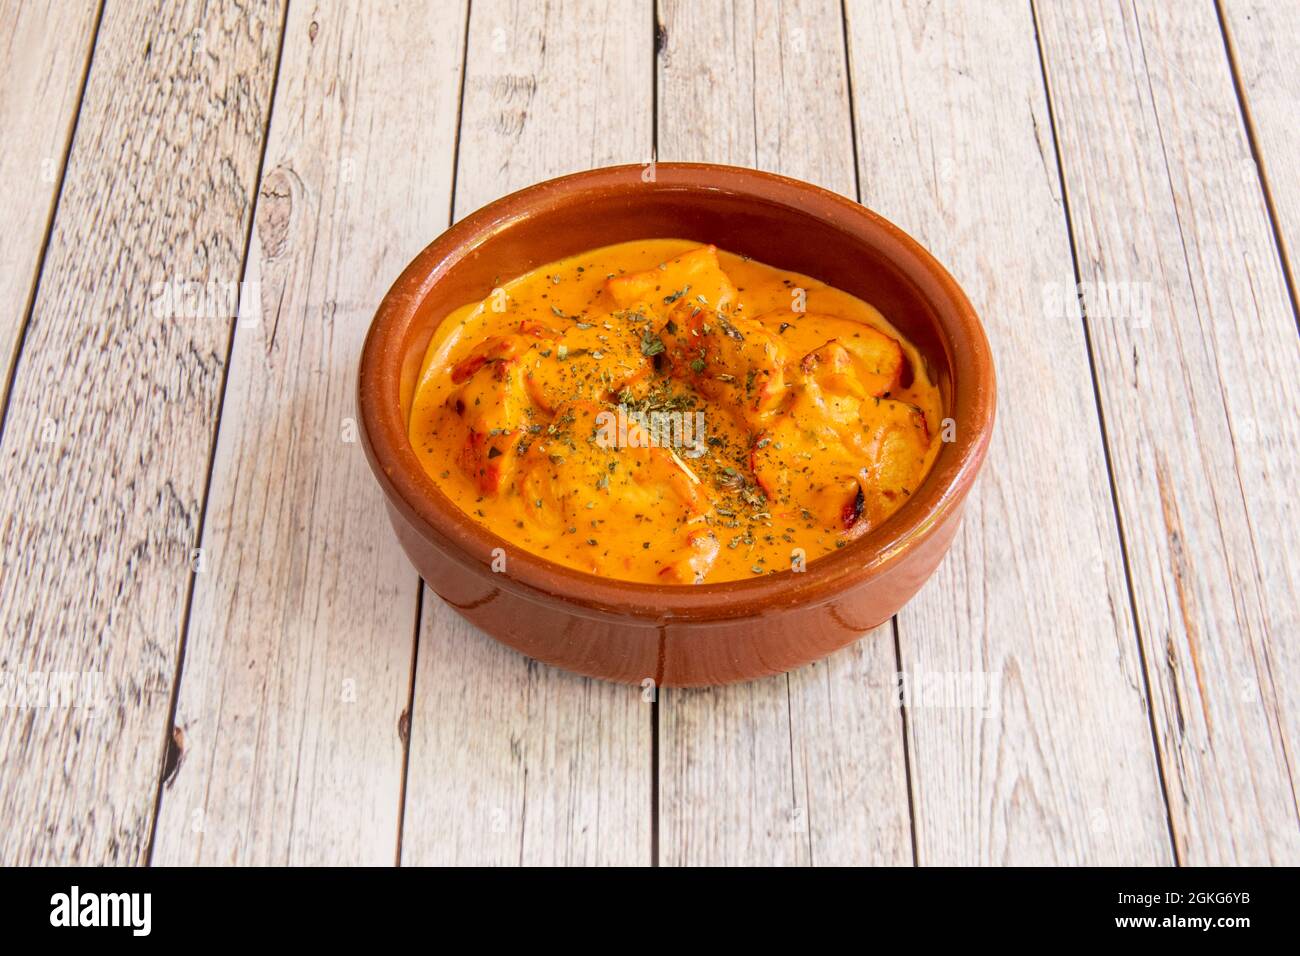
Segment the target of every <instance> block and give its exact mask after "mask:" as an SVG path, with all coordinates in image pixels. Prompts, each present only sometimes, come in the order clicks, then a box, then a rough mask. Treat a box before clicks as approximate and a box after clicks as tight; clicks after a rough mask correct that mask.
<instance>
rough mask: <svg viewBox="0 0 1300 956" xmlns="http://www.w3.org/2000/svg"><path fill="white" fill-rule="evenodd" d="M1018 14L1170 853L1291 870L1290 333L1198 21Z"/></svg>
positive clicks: (1296, 389) (1175, 12)
mask: <svg viewBox="0 0 1300 956" xmlns="http://www.w3.org/2000/svg"><path fill="white" fill-rule="evenodd" d="M1038 9H1039V15H1040V18H1041V27H1042V37H1043V47H1044V52H1045V59H1046V64H1047V68H1048V79H1049V81H1050V84H1051V91H1052V101H1053V105H1054V108H1055V112H1056V120H1057V129H1058V133H1059V137H1060V142H1061V154H1062V158H1063V166H1064V173H1065V183H1066V188H1067V194H1068V199H1069V203H1070V209H1071V213H1072V219H1073V222H1074V226H1075V241H1076V244H1077V247H1078V250H1079V264H1080V271H1081V278H1082V280H1083V282H1084V283H1085V289H1084V291H1085V296H1084V300H1085V306H1086V308H1087V310H1088V325H1089V328H1090V330H1091V333H1092V342H1093V348H1094V350H1095V358H1096V365H1097V375H1098V382H1099V385H1100V390H1101V397H1102V403H1103V407H1104V410H1105V414H1106V423H1107V430H1108V435H1109V439H1110V446H1111V458H1112V461H1113V464H1114V474H1115V484H1116V489H1117V492H1118V496H1119V503H1120V516H1121V519H1122V521H1123V525H1124V529H1125V533H1126V539H1127V542H1128V552H1129V559H1130V564H1131V567H1132V576H1133V588H1134V594H1135V597H1136V607H1137V612H1138V623H1139V625H1140V629H1141V634H1142V638H1143V641H1144V644H1145V648H1146V654H1145V657H1146V662H1147V668H1148V674H1149V682H1150V686H1151V693H1152V697H1153V699H1154V702H1155V709H1154V713H1155V727H1156V732H1157V736H1158V739H1159V744H1160V749H1161V753H1162V755H1163V760H1164V767H1165V775H1166V777H1167V779H1168V790H1169V797H1170V801H1169V802H1170V811H1171V814H1172V819H1173V824H1174V832H1175V835H1176V837H1177V840H1178V848H1179V856H1180V859H1181V860H1182V862H1184V863H1187V864H1196V865H1201V864H1216V865H1225V864H1226V865H1238V864H1251V865H1263V864H1292V865H1294V864H1295V863H1297V862H1300V823H1298V821H1297V811H1296V798H1295V793H1296V786H1295V784H1296V766H1295V759H1296V758H1295V754H1296V748H1297V746H1298V745H1300V647H1297V644H1296V636H1297V634H1300V556H1297V553H1296V547H1295V545H1296V528H1297V527H1300V506H1298V505H1297V503H1296V500H1295V493H1296V490H1297V488H1300V458H1298V457H1297V455H1296V448H1297V446H1298V445H1300V346H1298V344H1297V337H1296V327H1295V316H1294V314H1293V313H1292V309H1291V303H1290V300H1289V298H1288V294H1287V289H1286V285H1285V281H1284V277H1283V273H1282V270H1281V267H1280V265H1279V260H1278V254H1277V250H1276V248H1275V246H1274V239H1273V233H1272V226H1271V223H1270V221H1269V218H1268V212H1267V209H1266V208H1265V203H1264V199H1263V195H1262V193H1261V190H1260V183H1259V179H1258V176H1257V174H1256V169H1255V164H1254V162H1253V160H1252V158H1251V152H1250V144H1249V142H1248V140H1247V136H1246V130H1245V127H1244V125H1243V120H1242V116H1241V113H1240V111H1239V106H1238V100H1237V96H1236V92H1235V90H1234V88H1233V81H1232V75H1231V71H1230V65H1229V61H1228V58H1227V57H1226V55H1225V52H1224V44H1223V36H1222V34H1221V31H1220V25H1219V21H1218V18H1217V16H1216V14H1215V9H1214V6H1213V4H1212V3H1209V2H1199V3H1184V4H1177V5H1169V6H1165V5H1161V4H1139V5H1135V6H1128V5H1124V6H1119V5H1117V6H1107V7H1105V8H1097V7H1095V6H1093V5H1091V4H1083V3H1078V4H1069V5H1061V4H1054V3H1053V4H1040V5H1039V8H1038ZM1279 9H1280V8H1279ZM1279 15H1281V14H1279ZM1295 53H1296V49H1295V48H1294V47H1292V48H1291V50H1290V51H1289V54H1288V56H1290V57H1292V58H1293V57H1294V55H1295ZM1288 62H1289V63H1290V67H1291V69H1292V71H1293V67H1294V64H1293V62H1291V61H1288ZM1268 99H1269V98H1268V97H1267V96H1266V97H1265V98H1264V102H1268ZM1293 106H1294V104H1293ZM1294 119H1295V111H1294V109H1292V111H1291V116H1290V121H1291V122H1292V123H1294ZM1270 120H1271V117H1270ZM1286 168H1288V177H1289V178H1294V177H1290V176H1289V167H1286ZM1288 177H1283V178H1284V179H1285V178H1288ZM1125 285H1132V286H1135V287H1137V288H1138V289H1139V290H1141V291H1142V292H1143V294H1144V295H1146V296H1147V297H1148V299H1147V301H1145V302H1144V303H1142V304H1143V307H1142V308H1138V309H1132V308H1125V307H1124V300H1123V298H1122V297H1121V296H1119V295H1116V294H1115V293H1116V291H1117V290H1118V291H1119V292H1122V291H1123V287H1124V286H1125ZM1139 301H1140V302H1141V300H1139Z"/></svg>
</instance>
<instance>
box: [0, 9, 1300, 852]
mask: <svg viewBox="0 0 1300 956" xmlns="http://www.w3.org/2000/svg"><path fill="white" fill-rule="evenodd" d="M0 25H4V27H5V30H4V38H3V39H0V48H3V49H4V50H5V51H6V54H7V55H6V57H5V59H4V60H3V62H0V76H2V77H3V78H4V84H3V87H0V117H3V118H4V119H5V121H6V123H5V125H6V128H14V127H15V126H17V127H19V128H21V129H22V132H23V135H21V136H9V137H6V138H5V140H4V142H3V143H0V171H3V173H4V175H3V177H0V212H3V214H4V216H5V223H6V229H5V231H4V233H3V235H2V236H0V252H3V259H4V264H5V269H4V272H3V275H2V276H0V296H3V301H4V305H3V307H0V381H4V380H6V379H7V377H8V375H9V373H10V370H11V366H12V372H13V378H12V383H11V385H12V387H11V390H10V401H9V403H8V407H7V415H6V418H5V421H4V422H3V424H2V427H3V433H2V435H0V635H3V637H2V638H0V640H2V641H3V644H0V672H3V675H4V677H5V679H6V681H7V683H6V684H5V688H4V689H5V692H6V693H7V694H8V693H12V691H13V688H14V686H15V685H14V684H13V682H12V678H14V677H17V678H19V679H22V680H26V679H27V678H29V677H31V676H32V675H34V674H38V673H39V674H45V673H50V672H54V673H67V674H71V675H73V676H74V681H75V680H76V679H79V678H80V675H82V674H84V673H86V672H91V673H98V674H100V675H102V676H101V678H100V679H99V681H98V684H97V685H92V686H93V687H94V689H96V690H97V693H96V694H93V695H91V696H90V697H89V698H77V699H75V700H74V703H76V704H79V705H84V704H87V703H92V704H96V705H97V706H94V707H86V706H75V707H63V706H58V707H41V708H30V707H15V706H4V707H0V819H3V821H4V824H3V826H0V863H5V864H12V863H25V862H40V863H141V862H146V861H148V860H149V858H150V848H151V846H152V849H153V854H152V858H153V860H154V861H156V862H159V863H189V862H205V863H226V862H237V863H385V862H391V861H393V860H394V859H397V860H399V861H401V862H406V863H417V864H418V863H440V862H454V863H503V864H514V863H520V862H522V863H544V864H551V863H626V864H649V863H662V864H665V865H672V864H693V863H794V864H826V863H860V862H869V863H896V864H907V863H911V862H917V863H921V864H931V863H963V864H964V863H1039V862H1043V863H1070V864H1096V863H1169V862H1173V861H1175V860H1177V861H1180V862H1183V863H1189V864H1200V863H1234V864H1235V863H1292V864H1294V863H1296V862H1300V824H1298V823H1297V817H1298V814H1297V809H1296V798H1295V778H1296V758H1295V753H1296V744H1297V735H1298V733H1300V727H1298V726H1297V724H1298V721H1300V718H1298V717H1297V713H1298V712H1300V699H1297V694H1298V693H1300V679H1298V678H1300V648H1297V645H1296V642H1295V636H1296V634H1297V633H1300V597H1298V596H1297V587H1298V585H1297V581H1300V568H1298V567H1297V562H1298V561H1300V558H1297V556H1296V553H1295V551H1296V549H1295V532H1294V529H1295V527H1297V525H1298V524H1300V522H1298V521H1297V517H1298V516H1297V513H1296V511H1297V505H1296V504H1295V498H1296V493H1297V490H1300V475H1298V474H1297V471H1298V470H1300V459H1297V456H1296V455H1295V452H1294V450H1295V448H1296V447H1297V444H1298V443H1300V433H1298V432H1300V419H1298V418H1297V415H1298V414H1300V384H1298V383H1300V345H1298V342H1297V335H1296V314H1295V304H1294V292H1293V289H1291V288H1288V281H1287V280H1288V277H1289V276H1293V274H1294V271H1295V270H1294V268H1293V264H1294V250H1295V249H1296V248H1297V244H1298V243H1300V186H1297V183H1296V181H1295V176H1294V175H1293V167H1294V166H1295V161H1296V157H1297V154H1298V152H1300V139H1297V134H1296V131H1295V128H1294V126H1295V124H1294V118H1295V116H1296V114H1297V109H1298V108H1300V86H1297V80H1296V72H1295V70H1294V68H1293V67H1294V59H1295V56H1296V54H1297V52H1298V50H1297V48H1300V13H1298V12H1297V8H1296V7H1295V5H1294V4H1275V3H1266V2H1262V0H1224V3H1223V6H1222V9H1221V10H1218V9H1216V6H1215V5H1214V4H1213V3H1212V2H1211V0H1202V2H1196V3H1183V4H1129V5H1110V6H1098V5H1095V4H1084V3H1081V2H1079V3H1076V2H1069V3H1057V2H1051V3H1048V2H1035V3H1032V4H1024V3H1018V2H1010V0H1008V2H1004V3H1003V2H997V3H994V2H989V3H981V4H967V3H956V2H949V3H922V2H919V0H916V2H911V0H907V2H905V0H898V2H892V3H875V2H865V0H848V2H846V3H844V4H843V5H842V6H841V5H840V4H838V3H836V2H834V0H807V2H800V3H794V2H783V3H752V2H744V0H716V2H709V3H686V2H682V0H658V3H653V2H651V0H610V2H600V0H550V2H546V3H529V2H524V0H479V2H477V3H473V4H470V3H469V2H468V0H466V2H464V3H445V4H442V3H440V4H437V5H436V6H430V7H427V8H422V7H419V6H414V5H410V4H398V3H392V4H386V5H384V6H383V7H376V6H373V5H362V4H355V3H324V2H317V3H313V2H311V0H293V3H292V4H291V5H290V6H289V8H288V11H287V13H286V10H285V5H284V4H282V3H276V2H271V3H261V4H257V3H255V4H253V5H252V6H251V7H249V8H247V9H244V8H239V9H236V8H235V7H233V6H227V5H224V4H189V5H175V4H158V3H153V4H150V3H144V2H140V0H108V2H107V3H106V5H105V8H104V10H103V12H102V18H101V16H100V11H99V9H98V7H97V6H96V5H95V4H94V3H79V4H56V5H50V6H49V7H48V9H47V8H46V7H44V6H41V5H22V6H21V7H19V6H16V5H13V4H12V3H9V4H3V3H0ZM282 29H283V30H284V31H285V32H284V46H283V56H282V57H281V34H282ZM657 48H658V52H657V53H656V50H657ZM462 74H463V77H462ZM83 82H84V89H82V85H83ZM273 99H274V102H272V100H273ZM656 103H657V105H658V110H657V115H656V110H655V105H656ZM268 130H269V132H268ZM656 144H657V147H658V156H659V158H660V159H663V160H674V159H676V160H711V161H717V162H734V163H740V164H742V165H754V166H758V167H760V168H766V169H772V170H775V171H779V172H783V173H786V174H789V175H793V176H797V177H800V178H803V179H808V180H811V181H813V182H816V183H819V184H821V185H824V186H826V187H828V188H830V189H834V190H836V191H839V192H841V193H844V194H846V195H858V196H859V198H860V199H861V201H862V202H864V203H865V204H867V205H868V206H870V207H872V208H874V209H876V210H878V211H879V212H881V213H883V214H884V215H886V216H888V217H889V218H891V219H893V220H894V221H895V222H897V223H898V224H899V225H901V226H902V227H903V228H905V229H907V230H908V231H909V232H911V233H912V234H913V235H914V236H916V237H917V238H918V239H919V240H920V241H921V242H922V243H924V244H925V245H926V246H928V247H929V248H930V249H931V250H932V251H934V253H935V254H936V255H937V256H938V258H939V259H940V260H941V261H942V262H944V263H945V265H947V266H948V267H949V268H950V270H951V271H952V272H953V273H954V275H956V277H957V278H958V280H959V281H960V282H961V283H962V284H963V286H964V287H965V288H966V289H967V291H968V292H969V294H970V296H971V298H972V300H973V301H974V303H975V305H976V307H977V309H978V310H979V311H980V313H981V315H982V317H983V319H984V321H985V324H986V327H987V328H988V331H989V336H990V340H991V342H992V344H993V348H994V350H995V355H996V358H997V362H998V372H999V393H1000V400H999V421H998V426H997V431H996V434H995V438H994V443H993V447H992V449H991V451H990V454H989V460H988V465H987V468H986V471H985V473H984V474H983V476H982V477H981V479H980V481H979V483H978V484H977V486H976V489H975V492H974V493H973V495H972V497H971V499H970V502H969V504H968V506H967V514H966V521H965V525H964V527H963V530H962V532H961V533H960V534H959V536H958V540H957V541H956V543H955V545H954V548H953V551H952V553H951V554H950V555H949V557H948V559H947V560H946V561H945V563H944V564H943V566H942V567H941V568H940V570H939V572H938V574H937V575H936V576H935V578H934V580H932V581H931V582H930V583H929V584H928V585H927V587H926V588H925V589H924V590H923V591H922V592H921V594H920V595H918V597H917V598H916V599H915V600H914V601H913V602H912V603H911V604H909V605H908V607H906V608H905V609H904V610H903V611H902V613H901V614H900V615H899V617H898V618H897V619H896V621H895V623H894V625H893V626H886V627H884V628H882V629H880V630H879V631H878V632H876V633H874V634H871V635H868V636H867V637H866V638H864V640H862V641H861V642H859V643H858V644H857V645H855V646H854V647H851V648H848V649H846V650H845V651H842V652H841V653H839V654H837V655H834V656H832V657H831V658H829V659H828V660H826V661H823V662H819V663H818V664H816V665H813V666H810V667H807V668H803V669H801V670H799V671H796V672H794V673H792V674H790V675H789V676H788V677H783V678H776V679H772V680H767V681H760V682H754V683H751V684H748V685H744V686H741V687H734V688H728V689H724V690H715V691H689V692H684V691H672V692H667V693H664V694H663V695H662V698H661V700H660V701H659V702H658V704H651V703H649V702H648V701H647V699H646V697H645V696H644V695H643V692H642V691H641V689H640V688H626V687H616V686H612V685H607V684H602V683H599V682H594V681H589V680H585V679H582V678H577V677H573V676H571V675H567V674H564V673H562V672H559V671H556V670H553V669H551V668H548V667H545V666H542V665H538V664H535V663H532V662H529V661H527V660H526V659H524V658H522V657H520V656H519V655H517V654H515V653H514V652H512V651H509V650H506V649H505V648H503V647H501V646H499V645H497V644H495V643H494V642H492V641H491V640H490V639H489V638H487V637H486V636H484V635H483V634H481V633H479V632H478V631H476V630H475V629H474V628H472V627H471V626H470V625H468V624H466V623H465V622H463V621H462V620H461V619H460V618H459V617H458V616H457V615H456V614H455V613H454V612H453V611H452V610H451V609H450V608H448V607H446V606H444V605H443V604H442V603H441V601H440V600H439V599H438V598H437V597H436V596H434V595H433V594H432V593H430V592H429V591H427V590H424V591H423V592H422V593H421V592H420V590H419V585H418V580H417V578H416V576H415V574H414V572H413V571H412V570H411V569H410V568H409V566H408V565H407V563H406V562H405V560H404V559H403V558H402V557H401V555H400V553H399V551H398V550H397V549H396V547H395V545H394V543H393V541H392V540H391V536H390V532H389V531H388V528H387V525H386V521H385V520H384V518H383V515H382V508H381V504H380V496H379V493H378V491H377V490H376V489H375V488H374V487H373V485H372V482H371V481H370V479H369V477H368V475H367V474H366V471H367V469H366V467H365V465H364V462H363V461H362V460H361V455H360V453H359V449H358V446H357V445H356V444H355V443H353V442H352V441H351V440H350V439H351V438H352V437H353V435H354V433H353V431H352V427H353V426H352V423H351V422H350V421H349V419H350V418H351V416H352V414H353V411H352V391H353V376H354V373H355V362H356V355H357V351H358V349H359V345H360V341H361V337H362V333H363V330H364V326H365V324H366V322H367V321H368V320H369V317H370V315H371V313H372V311H373V306H374V304H375V302H376V301H377V300H378V298H379V297H380V296H381V295H382V293H383V291H384V290H385V288H386V287H387V285H388V283H389V282H390V281H391V280H392V278H393V277H394V276H395V275H396V274H397V272H398V270H399V269H400V267H401V266H402V265H403V264H404V263H405V262H406V261H408V260H409V258H410V257H411V256H412V255H413V254H414V253H415V252H416V251H417V250H418V249H419V248H420V247H421V246H423V245H424V244H425V243H426V242H427V241H429V240H430V239H432V238H433V237H434V236H435V235H436V234H437V233H438V232H440V231H441V230H442V229H443V228H444V227H445V226H446V225H447V222H448V219H449V217H450V218H458V217H460V216H464V215H466V214H468V213H469V212H471V211H473V210H474V209H476V208H478V207H480V206H481V205H483V204H484V203H486V202H489V201H491V200H493V199H495V198H497V197H498V196H500V195H503V194H505V193H507V192H509V191H511V190H513V189H516V188H519V187H522V186H526V185H529V184H531V183H533V182H536V181H538V180H541V179H545V178H548V177H551V176H555V175H560V174H563V173H566V172H570V171H574V170H578V169H584V168H589V167H593V166H600V165H605V164H610V163H617V162H648V161H649V160H650V159H651V157H652V156H653V155H654V151H655V147H656ZM264 146H265V155H264V156H263V148H264ZM65 153H66V154H67V161H66V169H64V166H63V163H64V160H63V157H64V155H65ZM1256 157H1257V158H1258V161H1259V163H1258V166H1257V164H1256V162H1255V158H1256ZM855 164H856V165H855ZM47 235H48V247H47V246H46V237H47ZM38 271H39V273H40V274H39V276H38V274H37V273H38ZM241 278H242V279H246V280H247V281H248V286H247V288H248V290H249V291H251V292H253V293H254V295H253V297H252V298H251V299H250V301H252V302H256V303H257V304H258V305H259V306H260V315H259V314H258V313H257V311H256V310H253V311H251V312H247V313H246V314H245V319H246V322H245V323H244V324H240V325H238V326H236V327H233V328H232V319H233V313H234V305H233V302H232V301H231V299H230V296H229V295H228V294H227V292H228V289H229V288H230V287H232V286H234V285H235V284H236V283H238V282H239V280H240V279H241ZM1077 280H1082V282H1083V283H1084V286H1083V302H1084V305H1085V307H1086V309H1087V313H1088V314H1087V317H1086V319H1085V318H1083V317H1081V316H1080V315H1079V313H1078V311H1077V309H1075V308H1074V307H1073V306H1072V301H1073V297H1074V295H1075V293H1076V291H1077V290H1076V287H1075V283H1076V281H1077ZM209 281H212V282H214V283H217V284H218V285H216V286H214V287H211V288H209V289H206V290H204V291H205V292H206V296H200V297H199V298H198V299H197V300H196V299H195V298H194V297H193V295H192V292H193V290H192V289H188V288H187V284H188V283H192V282H197V283H206V282H209ZM173 293H181V294H180V296H179V301H176V298H177V297H176V296H173V295H172V294H173ZM169 297H170V298H172V301H170V302H169V301H168V299H169ZM195 313H197V314H195ZM24 326H25V328H24ZM227 368H229V376H228V378H227V374H226V370H227ZM196 549H198V550H197V552H196ZM196 572H197V573H196ZM900 670H901V671H902V672H903V674H904V682H905V684H906V685H907V686H908V689H909V690H910V691H912V692H913V694H915V692H916V691H918V690H919V691H920V692H921V693H920V696H919V697H916V696H913V697H912V698H911V699H910V700H909V706H908V707H907V708H906V709H905V710H901V709H899V708H898V707H897V705H896V700H897V694H898V687H897V676H896V672H897V671H900ZM76 689H79V686H78V685H77V684H75V682H74V690H76ZM944 690H948V691H954V692H956V693H958V694H959V696H960V699H959V700H957V701H955V703H956V704H957V706H953V703H954V701H952V700H949V699H946V698H944V697H943V696H942V693H941V692H942V691H944ZM927 692H928V693H927ZM936 693H937V694H939V696H938V697H936V696H935V694H936ZM173 701H174V706H175V714H174V722H173V721H171V720H170V719H169V718H171V717H172V706H173ZM6 703H9V702H8V701H6ZM408 708H409V710H408ZM173 724H174V725H173ZM404 735H408V736H407V737H405V738H404ZM407 739H409V745H408V744H407ZM155 810H157V818H156V820H155ZM155 825H156V833H155V832H154V831H155Z"/></svg>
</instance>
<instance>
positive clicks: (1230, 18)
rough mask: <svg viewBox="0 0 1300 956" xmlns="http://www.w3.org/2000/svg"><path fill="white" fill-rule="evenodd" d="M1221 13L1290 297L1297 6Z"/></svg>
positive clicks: (1299, 207) (1296, 216)
mask: <svg viewBox="0 0 1300 956" xmlns="http://www.w3.org/2000/svg"><path fill="white" fill-rule="evenodd" d="M1220 7H1221V10H1222V15H1223V21H1224V30H1225V35H1226V38H1227V41H1228V44H1229V46H1230V47H1231V49H1232V51H1233V56H1234V59H1235V62H1236V68H1237V80H1238V82H1239V83H1240V86H1241V94H1242V101H1243V105H1244V107H1245V109H1246V115H1247V118H1248V119H1249V121H1250V128H1251V130H1252V131H1253V134H1254V137H1255V145H1256V147H1257V148H1258V150H1259V161H1260V166H1261V167H1262V168H1261V175H1262V176H1263V178H1264V182H1265V183H1266V184H1267V186H1268V190H1269V195H1270V197H1271V198H1272V205H1273V210H1272V211H1273V213H1274V215H1275V216H1276V219H1277V228H1278V232H1279V233H1280V234H1281V239H1282V246H1283V251H1284V254H1285V256H1286V265H1287V267H1288V270H1289V273H1290V276H1291V280H1292V295H1293V296H1294V294H1295V276H1296V271H1297V270H1296V262H1297V259H1300V179H1298V178H1297V177H1296V175H1295V171H1296V167H1297V166H1300V127H1297V124H1296V115H1297V114H1298V113H1300V70H1297V69H1296V54H1297V51H1300V5H1297V4H1295V3H1270V2H1267V0H1226V2H1223V3H1222V4H1221V5H1220ZM1293 306H1294V303H1293ZM1293 766H1294V764H1293Z"/></svg>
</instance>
